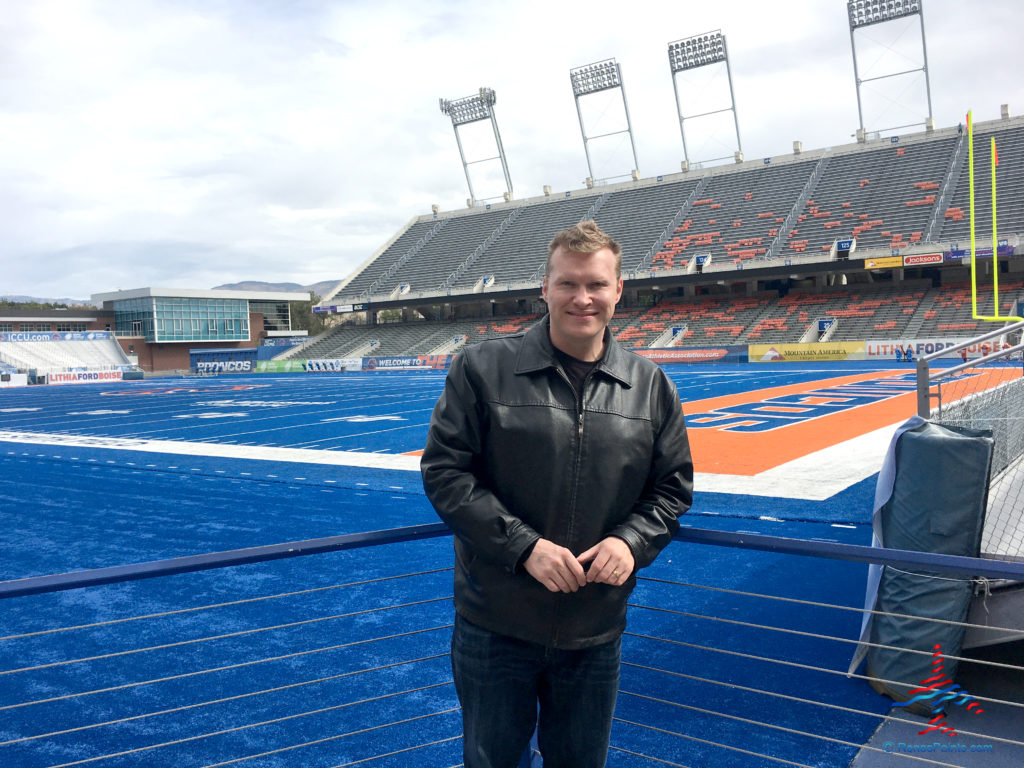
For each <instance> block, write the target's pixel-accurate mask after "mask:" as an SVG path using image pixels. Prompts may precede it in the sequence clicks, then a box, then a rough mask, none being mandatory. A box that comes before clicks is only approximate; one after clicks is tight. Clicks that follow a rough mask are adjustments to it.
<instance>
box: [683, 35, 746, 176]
mask: <svg viewBox="0 0 1024 768" xmlns="http://www.w3.org/2000/svg"><path fill="white" fill-rule="evenodd" d="M720 62H725V74H726V77H727V78H728V80H729V106H728V107H725V108H723V109H716V110H713V111H711V112H702V113H701V114H699V115H684V114H683V107H682V104H681V103H680V101H679V85H678V83H677V82H676V75H678V74H679V73H680V72H686V71H687V70H691V69H699V68H700V67H707V66H710V65H712V64H718V63H720ZM668 64H669V68H670V69H671V70H672V88H673V90H674V91H675V94H676V112H677V114H678V115H679V132H680V133H682V135H683V157H684V159H685V160H686V163H685V166H686V167H688V166H689V163H690V155H689V152H688V151H687V149H686V125H685V122H686V121H687V120H694V119H696V118H698V117H710V116H711V115H718V114H721V113H722V112H729V111H730V110H731V111H732V120H733V124H734V125H735V126H736V151H737V154H736V155H734V157H735V158H736V159H737V160H740V159H742V157H743V144H742V143H741V142H740V122H739V118H738V117H737V116H736V97H735V95H734V94H733V89H732V69H731V68H730V67H729V49H728V48H727V47H726V44H725V35H723V34H722V30H720V29H716V30H713V31H711V32H705V33H704V34H701V35H694V36H693V37H687V38H684V39H682V40H676V41H675V42H674V43H669V44H668ZM708 159H709V160H725V159H727V158H725V157H713V158H708Z"/></svg>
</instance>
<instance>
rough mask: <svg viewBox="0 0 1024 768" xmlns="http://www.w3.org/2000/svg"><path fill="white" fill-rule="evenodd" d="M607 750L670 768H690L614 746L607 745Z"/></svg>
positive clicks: (625, 721) (626, 721)
mask: <svg viewBox="0 0 1024 768" xmlns="http://www.w3.org/2000/svg"><path fill="white" fill-rule="evenodd" d="M622 722H624V723H628V722H629V721H628V720H623V721H622ZM608 749H610V750H614V751H615V752H622V753H623V754H626V755H632V756H633V757H639V758H642V759H644V760H649V761H650V762H652V763H661V764H662V765H671V766H672V768H690V766H688V765H683V764H682V763H673V762H672V761H670V760H662V759H661V758H660V757H652V756H651V755H645V754H642V753H640V752H634V751H633V750H631V749H626V748H625V747H616V746H615V745H614V744H609V745H608Z"/></svg>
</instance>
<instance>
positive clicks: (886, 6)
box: [846, 0, 921, 29]
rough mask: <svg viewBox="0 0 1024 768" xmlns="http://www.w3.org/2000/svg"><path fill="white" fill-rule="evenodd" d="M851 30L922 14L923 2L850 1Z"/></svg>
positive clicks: (905, 0)
mask: <svg viewBox="0 0 1024 768" xmlns="http://www.w3.org/2000/svg"><path fill="white" fill-rule="evenodd" d="M846 10H847V12H848V13H849V15H850V29H857V28H858V27H866V26H868V25H870V24H881V23H882V22H883V21H892V20H893V19H901V18H903V17H904V16H913V15H914V14H915V13H920V12H921V0H848V2H847V3H846Z"/></svg>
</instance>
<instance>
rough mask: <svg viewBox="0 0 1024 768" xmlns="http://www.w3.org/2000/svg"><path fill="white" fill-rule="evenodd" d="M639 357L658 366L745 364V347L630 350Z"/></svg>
mask: <svg viewBox="0 0 1024 768" xmlns="http://www.w3.org/2000/svg"><path fill="white" fill-rule="evenodd" d="M630 352H633V353H635V354H637V355H640V356H641V357H646V358H648V359H649V360H653V361H654V362H656V363H658V364H659V365H671V364H678V363H745V362H747V348H746V347H736V346H733V347H670V348H665V349H631V350H630Z"/></svg>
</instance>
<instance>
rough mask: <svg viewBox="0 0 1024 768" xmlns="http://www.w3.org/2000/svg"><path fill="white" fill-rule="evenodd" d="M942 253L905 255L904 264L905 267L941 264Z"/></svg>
mask: <svg viewBox="0 0 1024 768" xmlns="http://www.w3.org/2000/svg"><path fill="white" fill-rule="evenodd" d="M941 263H942V254H941V253H915V254H912V255H910V256H904V257H903V266H905V267H920V266H924V265H925V264H941Z"/></svg>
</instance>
